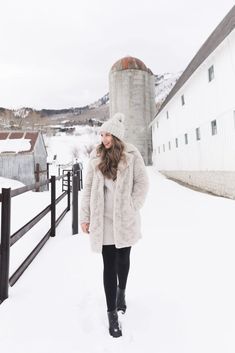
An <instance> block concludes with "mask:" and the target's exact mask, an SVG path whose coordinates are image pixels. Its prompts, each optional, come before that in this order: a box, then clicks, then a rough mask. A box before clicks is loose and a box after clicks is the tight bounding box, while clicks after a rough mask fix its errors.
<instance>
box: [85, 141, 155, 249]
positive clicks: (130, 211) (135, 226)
mask: <svg viewBox="0 0 235 353" xmlns="http://www.w3.org/2000/svg"><path fill="white" fill-rule="evenodd" d="M124 154H125V160H122V161H120V162H119V164H118V170H117V179H116V189H115V194H114V207H113V227H114V229H113V231H114V241H115V246H116V248H124V247H128V246H132V245H134V244H135V243H136V242H137V241H138V239H139V238H140V237H141V231H140V214H139V210H140V208H141V207H142V206H143V204H144V200H145V197H146V194H147V190H148V178H147V173H146V167H145V165H144V161H143V158H142V156H141V154H140V152H139V151H138V150H137V148H136V147H135V146H133V145H132V144H129V143H126V144H125V149H124ZM99 163H100V158H99V157H98V156H97V154H96V150H94V151H93V152H92V153H91V157H90V161H89V164H88V169H87V174H86V180H85V185H84V190H83V192H82V200H81V207H80V223H90V240H91V247H92V250H94V251H95V252H101V251H102V246H103V221H104V176H103V174H102V173H101V171H100V170H99V169H98V167H97V166H98V164H99Z"/></svg>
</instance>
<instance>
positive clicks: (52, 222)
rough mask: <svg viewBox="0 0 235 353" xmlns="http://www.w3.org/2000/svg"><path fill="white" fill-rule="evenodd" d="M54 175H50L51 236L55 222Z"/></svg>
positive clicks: (53, 232) (53, 234)
mask: <svg viewBox="0 0 235 353" xmlns="http://www.w3.org/2000/svg"><path fill="white" fill-rule="evenodd" d="M55 188H56V177H55V175H52V177H51V237H54V236H55V222H56V203H55V201H56V190H55Z"/></svg>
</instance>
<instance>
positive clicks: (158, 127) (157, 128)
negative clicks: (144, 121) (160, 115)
mask: <svg viewBox="0 0 235 353" xmlns="http://www.w3.org/2000/svg"><path fill="white" fill-rule="evenodd" d="M158 128H159V124H158V121H157V129H158Z"/></svg>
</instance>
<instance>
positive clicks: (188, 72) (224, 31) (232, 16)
mask: <svg viewBox="0 0 235 353" xmlns="http://www.w3.org/2000/svg"><path fill="white" fill-rule="evenodd" d="M234 28H235V5H234V6H233V7H232V9H231V10H230V11H229V12H228V14H227V15H226V16H225V17H224V19H223V20H222V21H221V22H220V24H219V25H218V26H217V27H216V28H215V30H214V31H213V32H212V33H211V35H210V36H209V37H208V39H207V40H206V41H205V43H204V44H203V45H202V46H201V48H200V49H199V51H198V52H197V54H196V55H195V56H194V57H193V59H192V60H191V62H190V63H189V65H188V66H187V67H186V69H185V70H184V71H183V73H182V75H181V76H180V78H179V79H178V81H177V82H176V84H175V86H174V87H173V88H172V90H171V91H170V93H169V94H168V96H167V97H166V99H165V100H164V102H163V103H162V105H161V108H160V109H159V111H158V112H157V114H156V116H157V115H158V114H159V113H160V112H161V111H162V109H163V108H164V107H165V106H166V105H167V103H168V102H169V101H170V100H171V98H172V97H173V96H174V95H175V94H176V93H177V92H178V91H179V89H180V88H181V87H182V86H183V85H184V84H185V82H186V81H187V80H188V79H189V78H190V77H191V76H192V74H193V73H194V71H196V69H197V68H198V67H199V66H200V65H201V64H202V63H203V61H205V59H206V58H207V57H208V56H209V55H210V54H211V53H212V52H213V51H214V50H215V49H216V48H217V47H218V46H219V45H220V43H222V41H223V40H224V39H225V38H226V37H227V36H228V35H229V34H230V33H231V32H232V30H233V29H234Z"/></svg>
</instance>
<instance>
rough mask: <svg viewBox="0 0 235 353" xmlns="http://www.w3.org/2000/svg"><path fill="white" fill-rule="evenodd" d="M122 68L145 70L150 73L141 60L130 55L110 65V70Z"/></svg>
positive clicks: (120, 69)
mask: <svg viewBox="0 0 235 353" xmlns="http://www.w3.org/2000/svg"><path fill="white" fill-rule="evenodd" d="M122 70H142V71H147V72H149V73H151V74H152V72H151V70H149V69H148V68H147V67H146V66H145V64H144V63H143V61H141V60H139V59H137V58H133V57H132V56H126V57H125V58H122V59H120V60H118V61H117V62H115V64H113V66H112V67H111V70H110V71H111V72H113V71H122Z"/></svg>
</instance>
